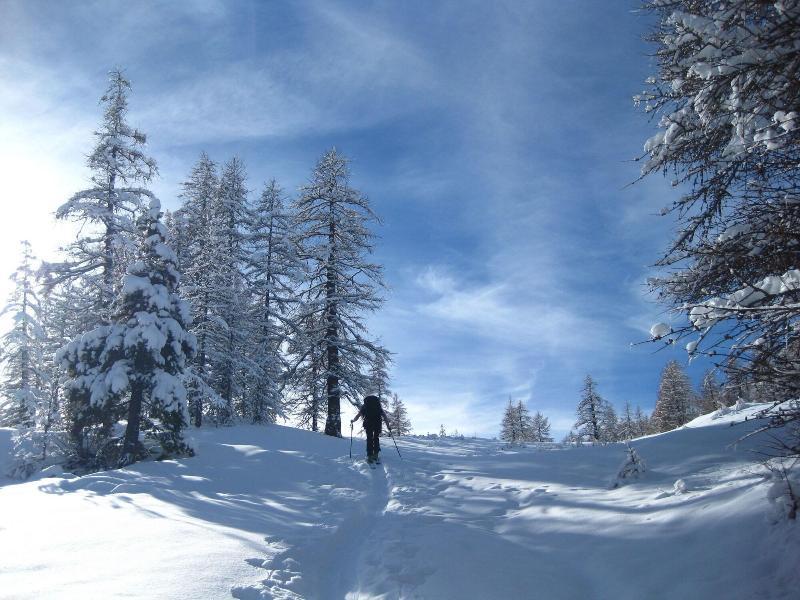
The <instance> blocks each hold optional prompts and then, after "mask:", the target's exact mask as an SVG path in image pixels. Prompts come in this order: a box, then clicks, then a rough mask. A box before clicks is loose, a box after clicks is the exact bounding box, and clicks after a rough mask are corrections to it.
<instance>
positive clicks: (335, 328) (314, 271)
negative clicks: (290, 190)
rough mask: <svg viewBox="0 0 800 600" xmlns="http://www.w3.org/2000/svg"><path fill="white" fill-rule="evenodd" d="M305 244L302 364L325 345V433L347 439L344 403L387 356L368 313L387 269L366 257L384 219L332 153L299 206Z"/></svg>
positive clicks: (376, 303)
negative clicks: (375, 225) (373, 336)
mask: <svg viewBox="0 0 800 600" xmlns="http://www.w3.org/2000/svg"><path fill="white" fill-rule="evenodd" d="M295 213H296V217H297V220H298V224H299V240H298V241H299V245H300V248H301V253H302V258H303V259H304V260H305V261H306V262H307V264H308V267H309V271H308V280H307V292H308V296H309V299H310V301H309V302H308V303H307V304H306V307H305V309H306V310H307V311H311V312H312V313H314V314H315V315H321V316H322V318H321V319H317V318H309V315H308V314H306V315H300V319H301V320H305V321H306V323H313V325H314V326H315V327H316V329H313V330H306V333H305V343H306V348H304V349H301V357H300V360H304V359H305V358H306V356H307V355H308V354H309V353H311V352H312V350H311V349H310V348H311V347H315V346H322V347H323V351H324V357H323V366H324V370H323V371H322V372H321V373H320V375H321V376H322V377H323V378H324V380H325V393H326V404H327V417H326V422H325V433H326V434H327V435H333V436H341V433H342V426H341V412H340V410H341V398H342V397H344V398H347V399H348V400H349V401H350V402H353V403H355V402H356V400H357V399H358V398H359V397H361V396H362V395H363V394H364V393H365V392H366V391H367V390H366V389H365V388H366V387H368V385H369V374H368V370H369V369H370V368H371V366H372V365H373V364H375V362H376V359H377V357H379V356H388V352H387V351H386V350H385V349H384V348H383V347H381V346H380V345H379V344H378V343H376V342H374V341H372V340H370V339H369V338H368V337H367V331H366V327H365V325H364V321H363V316H364V314H365V313H368V312H372V311H375V310H377V309H378V308H379V307H380V306H381V304H382V298H381V297H380V296H379V295H378V290H379V288H381V287H383V281H382V274H381V273H382V269H381V267H380V266H379V265H377V264H374V263H371V262H369V261H368V260H367V256H368V255H369V254H371V253H372V249H373V242H372V240H373V238H374V235H373V233H372V232H371V231H370V229H369V225H370V223H372V222H377V221H378V218H377V216H376V215H375V214H374V213H373V211H372V209H371V208H370V206H369V201H368V200H367V198H366V197H365V196H364V195H363V194H361V192H359V191H358V190H356V189H354V188H352V187H350V170H349V167H348V161H347V159H346V158H345V157H344V156H342V155H341V154H339V153H338V152H337V151H336V149H331V150H329V151H328V152H326V153H325V155H324V156H323V157H322V158H321V159H320V161H319V163H318V164H317V166H316V167H315V168H314V171H313V173H312V175H311V179H310V180H309V182H308V183H307V184H306V185H305V186H303V187H302V188H301V190H300V197H299V198H298V199H297V201H296V202H295Z"/></svg>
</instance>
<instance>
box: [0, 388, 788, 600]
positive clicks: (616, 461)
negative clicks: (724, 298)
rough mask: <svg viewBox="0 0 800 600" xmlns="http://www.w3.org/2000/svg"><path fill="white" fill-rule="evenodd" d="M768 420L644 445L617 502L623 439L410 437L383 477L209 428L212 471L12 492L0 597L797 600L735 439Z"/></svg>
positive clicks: (275, 440)
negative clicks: (642, 467) (521, 444)
mask: <svg viewBox="0 0 800 600" xmlns="http://www.w3.org/2000/svg"><path fill="white" fill-rule="evenodd" d="M761 408H763V406H759V405H749V404H745V403H741V404H740V405H739V406H738V407H736V408H735V409H733V410H728V411H727V412H726V413H724V414H716V413H712V415H705V416H703V417H700V418H698V419H695V420H694V421H692V422H691V423H688V424H687V425H685V426H684V427H682V428H680V429H678V430H676V431H673V432H669V433H664V434H658V435H653V436H648V437H645V438H641V439H638V440H634V441H633V442H631V446H632V447H633V448H634V449H635V451H636V453H637V455H639V456H641V459H642V460H644V461H646V463H647V471H646V472H643V473H641V474H640V477H639V478H638V479H635V480H631V481H629V482H626V485H625V486H623V487H619V488H617V489H612V490H610V489H608V482H609V480H610V479H611V478H612V477H614V475H615V474H616V472H617V470H618V468H619V465H620V461H621V460H623V459H624V458H625V456H626V447H625V445H623V444H609V445H606V446H599V445H598V446H583V447H561V446H559V445H555V444H549V445H547V446H531V447H527V448H515V449H503V447H502V446H501V444H500V443H499V442H495V441H490V440H481V439H458V440H456V439H438V440H435V439H422V438H413V437H408V438H404V439H402V440H400V441H399V444H400V450H401V452H402V453H403V460H402V461H401V460H400V459H399V457H398V456H397V454H396V453H395V451H394V448H393V446H392V444H391V440H388V439H387V440H385V441H384V444H383V446H384V451H383V453H382V454H383V460H384V464H383V465H380V466H379V468H377V469H375V470H370V469H369V468H367V466H366V465H365V464H364V462H363V460H360V458H359V460H351V459H350V458H349V457H348V450H349V440H347V439H335V438H330V437H325V436H322V435H319V434H314V433H310V432H305V431H300V430H295V429H292V428H287V427H281V426H277V425H275V426H269V427H255V426H237V427H230V428H218V429H201V430H194V431H193V433H192V436H191V438H192V439H191V440H190V441H191V443H192V445H193V446H194V447H195V448H196V450H197V456H196V457H195V458H191V459H185V460H180V461H163V462H151V463H140V464H136V465H133V466H131V467H129V468H126V469H122V470H117V471H108V472H103V473H95V474H92V475H87V476H83V477H74V476H64V475H61V474H58V473H55V475H56V476H54V477H45V478H40V479H39V480H36V481H28V482H24V483H18V482H13V481H11V480H7V479H0V514H3V515H13V518H10V519H4V523H3V530H2V534H0V535H2V540H3V548H4V549H6V548H11V549H13V552H5V551H4V552H3V553H2V554H0V573H2V576H1V577H0V579H2V590H3V591H2V595H4V596H5V597H13V598H20V599H25V598H43V597H58V598H108V597H121V596H125V597H128V598H164V599H170V598H176V599H177V598H231V597H232V596H233V597H236V598H244V599H267V598H276V599H277V598H281V599H296V598H314V599H321V600H325V599H341V598H348V599H355V598H362V599H367V598H385V599H389V598H437V599H447V598H458V599H472V598H474V599H485V598H498V599H500V598H530V597H542V598H548V599H554V600H557V599H567V598H570V599H573V598H614V599H615V600H616V599H640V598H726V599H737V598H790V597H793V594H794V592H795V591H796V589H797V584H798V583H800V576H798V574H797V573H796V572H795V569H794V566H796V564H797V560H798V559H800V543H799V542H798V537H799V536H798V535H797V533H798V531H797V524H796V523H792V522H787V521H785V520H784V521H778V522H775V521H770V520H769V519H770V517H769V515H770V514H772V512H773V511H772V507H771V505H770V502H769V498H770V497H776V498H778V497H779V495H778V494H776V489H777V488H776V486H775V483H774V481H773V480H772V479H771V478H770V477H768V476H767V474H765V473H764V471H763V469H761V467H760V465H759V464H758V462H757V457H755V456H754V455H753V453H752V452H751V451H750V450H751V449H752V448H753V447H754V445H755V444H756V443H757V439H755V436H754V437H751V438H748V439H747V440H745V441H743V442H741V443H738V444H736V443H734V442H736V440H738V439H739V438H740V437H741V436H742V435H743V434H744V433H746V432H748V431H752V430H753V429H755V428H756V427H758V425H759V422H758V421H757V420H755V419H753V418H752V417H754V415H756V413H757V412H758V410H760V409H761ZM745 418H747V419H748V420H747V421H746V422H743V423H742V421H743V420H744V419H745ZM734 425H735V426H734ZM9 444H10V430H3V429H0V461H2V460H5V455H6V454H7V449H8V447H9ZM362 445H363V440H358V441H356V442H355V444H354V453H355V452H358V453H359V454H361V452H363V447H362ZM0 466H2V465H0ZM665 490H668V491H665ZM778 491H779V490H778ZM44 573H47V577H43V574H44ZM676 574H680V576H679V577H678V576H676Z"/></svg>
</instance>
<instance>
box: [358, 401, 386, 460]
mask: <svg viewBox="0 0 800 600" xmlns="http://www.w3.org/2000/svg"><path fill="white" fill-rule="evenodd" d="M361 417H364V431H365V432H366V433H367V462H370V463H372V462H380V461H379V459H378V452H380V451H381V443H380V435H381V425H382V423H381V419H383V420H384V421H386V427H387V428H388V429H389V434H391V433H392V426H391V425H389V417H387V416H386V413H385V412H384V410H383V407H382V406H381V401H380V399H379V398H378V397H377V396H373V395H371V394H370V395H369V396H367V397H366V398H364V403H363V404H362V405H361V408H360V409H359V411H358V414H357V415H356V416H355V417H353V418H352V419H351V420H350V425H352V424H353V423H354V422H355V421H356V420H357V419H359V418H361Z"/></svg>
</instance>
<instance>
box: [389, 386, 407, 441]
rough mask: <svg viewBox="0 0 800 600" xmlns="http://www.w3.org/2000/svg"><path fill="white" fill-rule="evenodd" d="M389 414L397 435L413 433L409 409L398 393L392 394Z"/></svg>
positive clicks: (393, 429)
mask: <svg viewBox="0 0 800 600" xmlns="http://www.w3.org/2000/svg"><path fill="white" fill-rule="evenodd" d="M388 414H389V423H390V424H391V426H392V431H394V432H396V433H397V435H408V434H410V433H411V429H412V428H411V420H410V419H409V418H408V410H407V409H406V405H405V404H404V403H403V401H402V400H401V399H400V397H399V396H398V395H397V394H396V393H395V394H392V402H391V405H390V407H389V411H388Z"/></svg>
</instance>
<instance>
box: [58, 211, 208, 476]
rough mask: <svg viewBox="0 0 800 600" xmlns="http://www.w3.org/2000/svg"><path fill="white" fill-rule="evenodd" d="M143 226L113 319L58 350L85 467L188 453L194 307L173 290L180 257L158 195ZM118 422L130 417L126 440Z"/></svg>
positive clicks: (77, 448) (142, 219) (141, 221)
mask: <svg viewBox="0 0 800 600" xmlns="http://www.w3.org/2000/svg"><path fill="white" fill-rule="evenodd" d="M138 227H139V231H140V235H141V245H140V248H139V252H138V255H137V257H136V260H134V261H133V262H132V264H131V265H130V267H129V268H128V273H127V275H126V276H125V277H124V278H123V282H122V286H121V289H120V294H119V297H118V298H117V300H116V302H115V306H114V312H113V319H112V322H111V323H110V324H109V325H101V326H99V327H97V328H95V329H93V330H91V331H89V332H88V333H86V334H84V335H83V336H81V337H80V338H79V339H76V340H74V341H73V342H71V343H70V344H68V345H67V346H66V347H65V348H64V349H62V350H61V351H60V352H59V359H60V361H61V363H62V364H63V365H64V367H65V369H66V370H67V373H68V374H69V376H70V379H69V380H68V381H67V384H66V387H67V390H68V413H69V418H70V434H71V441H72V444H73V451H74V452H75V455H76V456H75V458H76V459H77V461H78V462H79V463H80V464H81V465H84V466H89V467H103V466H115V465H125V464H130V463H132V462H134V461H136V460H139V459H141V458H144V457H146V456H148V455H153V456H156V457H163V456H175V455H181V454H191V450H190V449H189V448H188V447H187V446H186V444H185V443H184V442H183V439H182V434H181V431H182V429H183V428H184V427H185V426H186V422H187V410H186V388H185V386H184V373H185V369H186V366H187V360H188V359H189V358H191V357H192V356H193V355H194V353H195V349H196V341H195V338H194V336H193V335H192V334H190V333H188V332H187V331H186V326H187V324H188V323H189V320H190V315H189V307H188V306H187V304H186V303H185V302H184V301H183V300H181V299H180V297H179V296H178V295H177V293H176V292H175V289H176V286H177V284H178V278H179V276H178V272H177V270H176V266H175V264H176V258H175V255H174V253H173V252H172V250H171V249H170V248H169V246H167V244H166V235H167V232H166V228H165V226H164V225H163V224H162V223H161V221H160V205H159V203H158V201H157V200H152V201H151V202H150V207H149V210H147V211H146V212H145V213H144V214H143V215H142V216H141V217H140V219H139V221H138ZM120 420H127V424H126V426H125V433H124V436H123V438H122V439H120V438H119V437H118V435H117V431H116V426H117V424H118V423H119V421H120ZM140 432H144V433H145V443H147V444H149V446H148V445H145V443H143V442H142V440H141V438H140Z"/></svg>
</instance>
